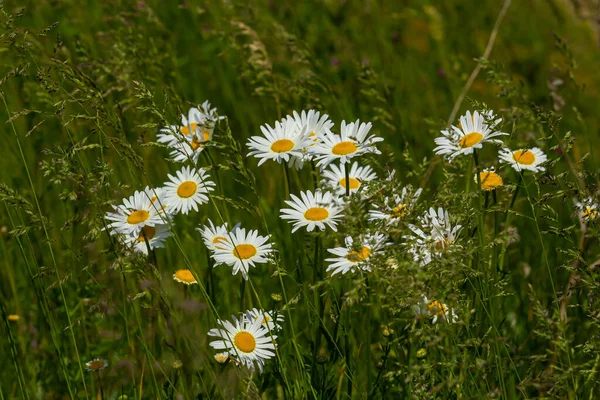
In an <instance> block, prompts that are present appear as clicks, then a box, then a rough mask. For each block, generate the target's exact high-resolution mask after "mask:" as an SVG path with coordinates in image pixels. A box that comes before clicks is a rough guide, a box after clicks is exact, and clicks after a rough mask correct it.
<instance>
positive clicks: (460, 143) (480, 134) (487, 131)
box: [433, 111, 508, 160]
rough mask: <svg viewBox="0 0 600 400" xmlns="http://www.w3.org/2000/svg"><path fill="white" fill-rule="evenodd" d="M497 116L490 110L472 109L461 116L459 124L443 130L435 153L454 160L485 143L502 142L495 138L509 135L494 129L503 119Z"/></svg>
mask: <svg viewBox="0 0 600 400" xmlns="http://www.w3.org/2000/svg"><path fill="white" fill-rule="evenodd" d="M494 118H495V117H494V116H493V114H492V113H491V112H490V111H486V112H483V113H479V112H478V111H475V112H474V113H473V114H472V115H471V112H470V111H467V113H466V114H465V115H463V116H461V117H460V123H459V124H458V126H454V125H452V128H451V129H447V130H443V131H441V132H442V135H443V136H440V137H438V138H436V139H435V143H436V144H437V147H436V148H435V149H433V151H434V152H435V154H441V155H444V156H446V157H448V158H449V159H450V160H453V159H454V158H455V157H457V156H459V155H461V154H471V153H473V150H474V149H480V148H482V147H483V144H484V143H496V144H500V143H502V141H500V140H499V139H493V138H494V137H497V136H503V135H508V133H505V132H497V131H493V129H494V128H495V126H496V125H497V124H498V123H499V122H500V121H501V119H494Z"/></svg>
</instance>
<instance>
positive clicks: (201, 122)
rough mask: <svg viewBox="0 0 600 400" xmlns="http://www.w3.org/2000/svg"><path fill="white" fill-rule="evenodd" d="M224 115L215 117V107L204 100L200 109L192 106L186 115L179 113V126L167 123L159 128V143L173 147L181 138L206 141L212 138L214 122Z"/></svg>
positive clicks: (199, 141)
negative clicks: (167, 124)
mask: <svg viewBox="0 0 600 400" xmlns="http://www.w3.org/2000/svg"><path fill="white" fill-rule="evenodd" d="M223 118H225V117H217V109H216V108H213V109H211V108H210V103H209V102H208V101H205V102H204V103H202V105H201V106H200V109H198V108H195V107H192V108H190V109H189V111H188V116H187V118H186V116H185V115H183V114H182V115H181V126H177V125H169V126H166V127H164V128H162V129H161V130H160V133H159V134H158V136H157V140H158V142H159V143H166V144H167V145H168V146H170V147H175V145H176V144H178V143H180V142H181V141H182V139H184V138H188V139H190V140H193V138H194V137H195V138H197V139H198V143H206V142H208V141H209V140H212V135H213V131H214V126H215V122H216V121H217V120H219V119H223Z"/></svg>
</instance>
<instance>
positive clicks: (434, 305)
mask: <svg viewBox="0 0 600 400" xmlns="http://www.w3.org/2000/svg"><path fill="white" fill-rule="evenodd" d="M413 311H414V313H415V315H418V316H429V317H431V322H432V323H433V324H435V323H437V322H438V320H439V321H446V322H449V323H455V322H456V321H457V320H458V315H456V313H455V312H454V311H453V310H452V309H450V308H448V306H447V305H446V304H444V303H442V302H440V301H438V300H428V299H427V297H426V296H424V297H423V300H422V301H421V302H420V303H419V304H417V305H415V306H413Z"/></svg>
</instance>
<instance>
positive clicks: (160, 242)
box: [123, 224, 172, 254]
mask: <svg viewBox="0 0 600 400" xmlns="http://www.w3.org/2000/svg"><path fill="white" fill-rule="evenodd" d="M169 236H172V233H171V232H169V228H168V226H167V225H164V224H156V225H154V226H148V225H145V226H144V227H143V228H142V229H141V230H140V232H139V233H138V234H137V235H135V236H134V235H127V236H125V237H124V239H123V240H124V242H125V245H126V246H128V247H130V248H132V249H133V251H135V252H138V253H144V254H148V246H146V240H148V245H149V246H150V249H151V250H154V249H156V248H159V247H165V240H166V239H167V238H168V237H169Z"/></svg>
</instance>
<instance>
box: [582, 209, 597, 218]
mask: <svg viewBox="0 0 600 400" xmlns="http://www.w3.org/2000/svg"><path fill="white" fill-rule="evenodd" d="M597 216H598V210H596V209H595V208H592V207H590V206H587V207H586V208H585V210H584V211H583V217H584V218H587V219H590V220H591V219H596V217H597Z"/></svg>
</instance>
